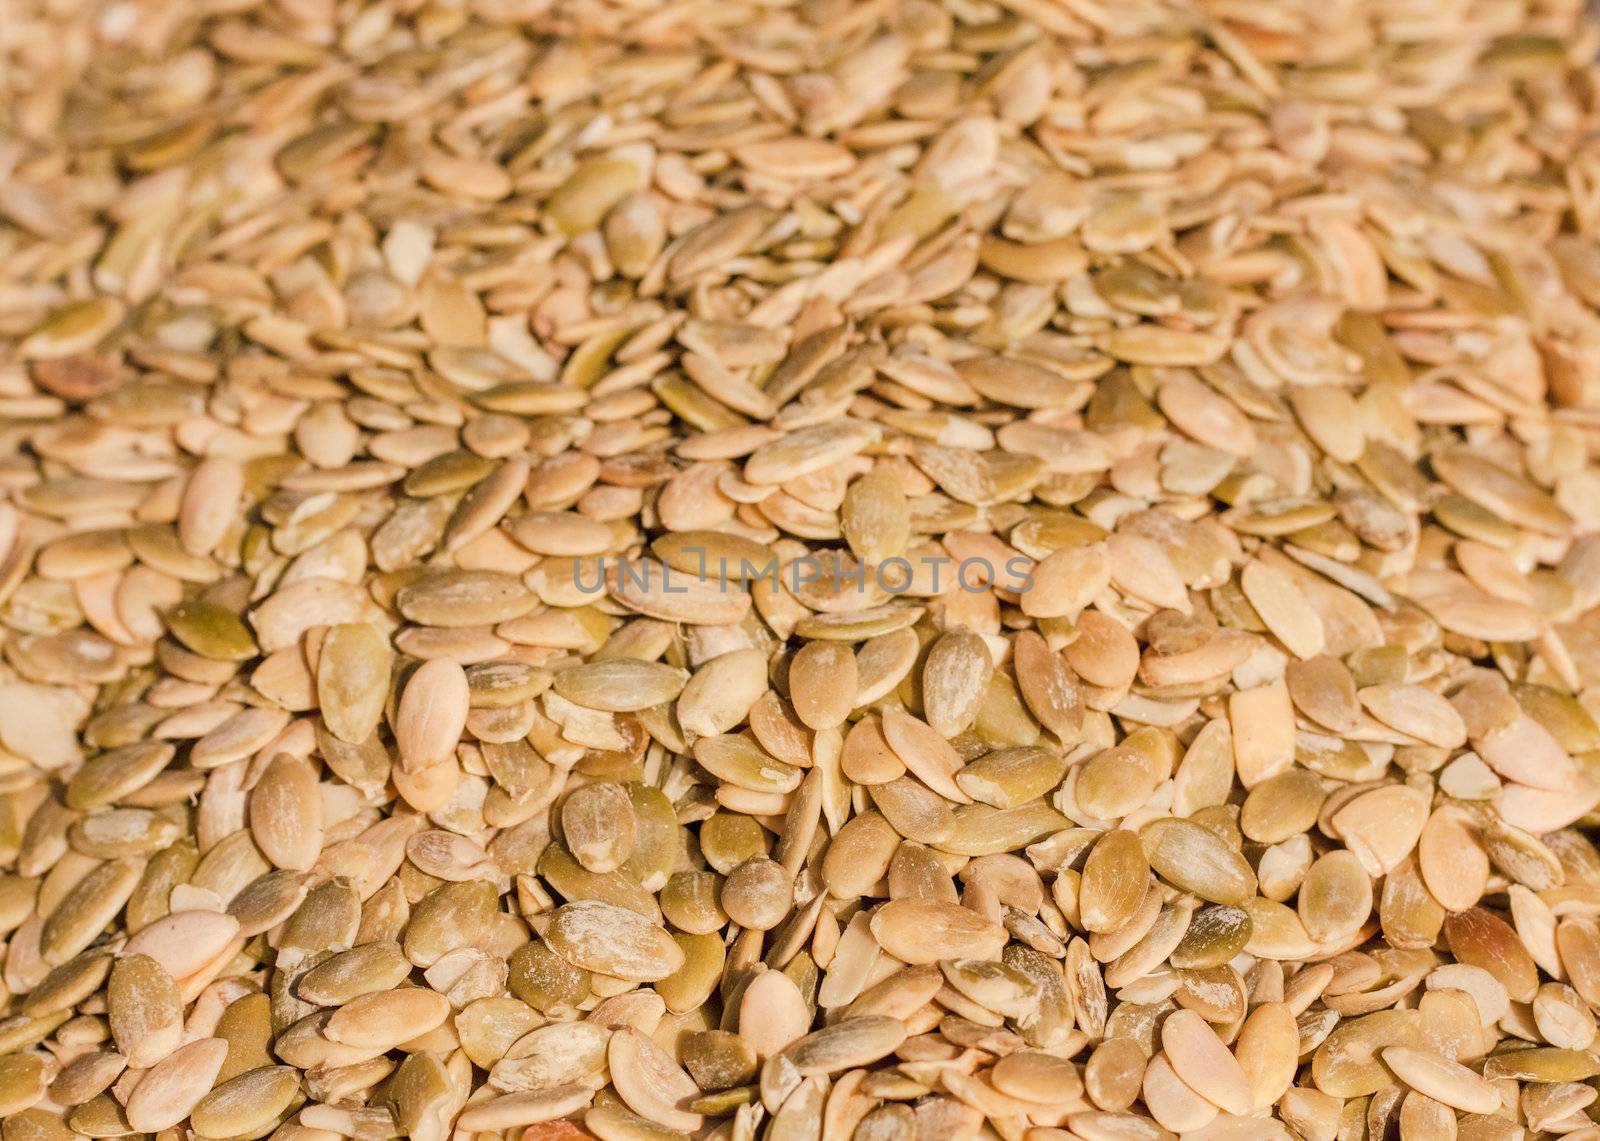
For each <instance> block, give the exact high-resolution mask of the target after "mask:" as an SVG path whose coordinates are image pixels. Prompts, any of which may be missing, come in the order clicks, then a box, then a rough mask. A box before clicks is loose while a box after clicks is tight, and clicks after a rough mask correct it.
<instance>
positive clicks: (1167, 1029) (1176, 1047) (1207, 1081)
mask: <svg viewBox="0 0 1600 1141" xmlns="http://www.w3.org/2000/svg"><path fill="white" fill-rule="evenodd" d="M1161 1045H1162V1048H1163V1049H1164V1050H1165V1051H1166V1054H1167V1060H1168V1061H1169V1062H1170V1063H1171V1064H1172V1068H1173V1070H1174V1071H1176V1073H1177V1075H1178V1076H1179V1077H1180V1078H1182V1079H1183V1082H1184V1084H1185V1085H1187V1086H1188V1087H1189V1088H1190V1089H1192V1090H1194V1091H1195V1092H1196V1093H1198V1094H1199V1095H1200V1096H1201V1097H1203V1098H1205V1099H1206V1100H1207V1101H1209V1102H1211V1103H1212V1104H1213V1105H1215V1106H1216V1107H1217V1108H1219V1109H1222V1110H1225V1111H1226V1112H1228V1113H1233V1114H1245V1113H1249V1112H1250V1108H1251V1106H1252V1105H1254V1103H1255V1096H1254V1094H1253V1093H1252V1092H1251V1090H1250V1082H1249V1079H1248V1078H1246V1077H1245V1074H1244V1070H1243V1069H1242V1068H1241V1067H1240V1065H1239V1062H1238V1060H1237V1059H1235V1058H1234V1056H1233V1055H1232V1054H1231V1053H1229V1051H1228V1048H1227V1047H1226V1046H1224V1045H1223V1044H1222V1041H1221V1039H1219V1038H1218V1037H1217V1036H1216V1035H1215V1034H1214V1033H1212V1030H1211V1027H1210V1026H1208V1025H1207V1024H1206V1022H1205V1020H1204V1019H1202V1018H1201V1017H1200V1016H1199V1015H1198V1014H1196V1013H1194V1011H1192V1010H1177V1011H1174V1012H1173V1013H1171V1014H1169V1015H1168V1016H1167V1019H1166V1021H1165V1022H1163V1023H1162V1024H1161Z"/></svg>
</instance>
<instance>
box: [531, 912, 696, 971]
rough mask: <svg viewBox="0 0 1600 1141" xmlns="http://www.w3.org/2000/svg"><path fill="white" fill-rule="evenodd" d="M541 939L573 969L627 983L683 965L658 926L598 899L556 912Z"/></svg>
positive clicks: (680, 952) (676, 951)
mask: <svg viewBox="0 0 1600 1141" xmlns="http://www.w3.org/2000/svg"><path fill="white" fill-rule="evenodd" d="M545 938H546V939H547V940H548V941H549V943H550V946H551V948H552V949H553V950H554V951H555V952H556V953H557V954H559V955H561V956H562V957H563V958H565V959H566V960H567V961H568V962H570V963H572V964H573V965H574V966H577V967H582V968H583V969H584V970H589V971H596V972H598V973H600V974H603V975H613V976H615V977H616V978H620V979H627V980H629V981H630V982H655V981H657V980H659V979H664V978H666V977H667V976H669V975H671V974H673V973H674V972H675V971H677V970H678V969H679V968H680V967H682V966H683V963H684V956H683V951H682V949H680V948H679V947H678V945H677V944H676V943H674V942H673V941H672V937H671V936H670V935H669V934H667V932H666V930H665V929H664V928H662V927H659V926H657V925H656V924H654V923H651V922H650V921H649V920H648V919H645V918H644V917H643V916H641V915H638V914H636V913H635V912H632V911H629V910H628V909H626V908H623V907H617V906H616V905H614V904H610V903H603V902H601V901H599V900H579V901H576V902H573V903H569V904H567V905H565V906H564V907H559V908H557V909H556V911H555V914H554V915H552V916H551V918H550V926H549V927H548V928H547V929H546V931H545Z"/></svg>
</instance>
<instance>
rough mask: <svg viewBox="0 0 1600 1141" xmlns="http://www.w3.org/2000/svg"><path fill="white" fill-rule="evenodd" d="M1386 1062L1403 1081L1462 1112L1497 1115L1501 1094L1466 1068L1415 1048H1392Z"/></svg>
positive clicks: (1390, 1047)
mask: <svg viewBox="0 0 1600 1141" xmlns="http://www.w3.org/2000/svg"><path fill="white" fill-rule="evenodd" d="M1383 1060H1384V1062H1385V1063H1387V1064H1388V1066H1389V1068H1390V1069H1391V1070H1393V1071H1394V1072H1395V1075H1396V1076H1397V1077H1399V1079H1400V1080H1401V1081H1403V1082H1405V1083H1406V1085H1408V1086H1410V1087H1411V1088H1412V1089H1414V1090H1417V1091H1419V1092H1420V1093H1424V1094H1427V1095H1428V1096H1429V1097H1431V1098H1433V1099H1434V1100H1435V1101H1440V1102H1443V1103H1444V1104H1445V1105H1448V1106H1450V1107H1452V1108H1454V1109H1459V1110H1460V1111H1461V1112H1462V1113H1497V1112H1499V1110H1500V1094H1499V1093H1498V1092H1497V1091H1496V1090H1495V1088H1494V1087H1493V1086H1492V1085H1490V1084H1489V1083H1488V1082H1486V1081H1484V1080H1483V1079H1482V1078H1480V1077H1479V1076H1478V1075H1477V1074H1475V1073H1473V1072H1472V1071H1471V1070H1469V1069H1467V1068H1466V1067H1465V1066H1463V1065H1461V1064H1459V1063H1457V1062H1452V1061H1450V1060H1449V1059H1448V1058H1441V1057H1440V1056H1439V1055H1437V1054H1434V1053H1432V1052H1431V1051H1428V1050H1419V1049H1417V1048H1415V1047H1413V1046H1389V1047H1386V1048H1385V1049H1384V1050H1383Z"/></svg>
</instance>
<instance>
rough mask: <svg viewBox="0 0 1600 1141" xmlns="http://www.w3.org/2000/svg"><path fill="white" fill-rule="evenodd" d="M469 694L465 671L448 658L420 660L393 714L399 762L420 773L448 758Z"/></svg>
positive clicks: (458, 735) (463, 722)
mask: <svg viewBox="0 0 1600 1141" xmlns="http://www.w3.org/2000/svg"><path fill="white" fill-rule="evenodd" d="M471 704H472V694H471V690H470V688H469V686H468V685H467V675H466V672H465V671H464V670H463V669H462V668H461V666H460V665H459V664H457V663H456V662H453V661H451V660H449V659H448V658H435V659H434V660H432V661H428V662H423V663H422V665H420V666H418V667H417V670H416V672H415V673H413V674H412V675H411V677H410V678H409V679H407V681H406V684H405V689H404V690H402V691H401V694H400V704H399V707H398V709H397V711H396V713H395V722H394V738H395V745H396V747H397V749H398V750H399V753H400V764H401V766H402V767H403V768H405V769H406V770H407V771H408V772H420V771H421V770H423V769H426V768H428V767H430V766H432V765H436V764H439V763H440V762H441V761H445V760H448V759H449V758H450V757H451V755H452V754H454V752H455V748H456V745H457V744H458V743H459V742H460V740H461V732H462V730H463V729H465V728H466V724H467V713H468V711H469V710H470V708H471Z"/></svg>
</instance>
